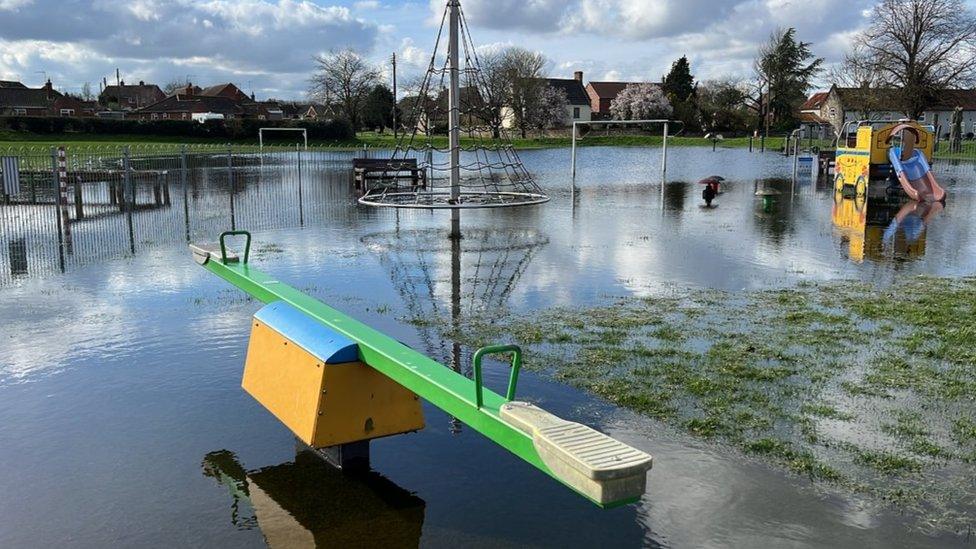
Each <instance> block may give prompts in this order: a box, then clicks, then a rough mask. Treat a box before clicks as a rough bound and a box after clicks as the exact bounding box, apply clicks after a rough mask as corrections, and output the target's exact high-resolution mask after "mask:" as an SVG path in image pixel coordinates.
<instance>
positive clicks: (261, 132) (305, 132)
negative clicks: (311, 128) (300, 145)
mask: <svg viewBox="0 0 976 549" xmlns="http://www.w3.org/2000/svg"><path fill="white" fill-rule="evenodd" d="M264 132H302V139H304V141H305V150H308V130H307V129H305V128H258V147H260V149H261V150H264Z"/></svg>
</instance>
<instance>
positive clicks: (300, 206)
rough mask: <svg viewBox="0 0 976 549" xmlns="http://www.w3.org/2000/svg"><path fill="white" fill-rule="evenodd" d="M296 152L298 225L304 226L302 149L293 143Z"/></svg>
mask: <svg viewBox="0 0 976 549" xmlns="http://www.w3.org/2000/svg"><path fill="white" fill-rule="evenodd" d="M295 150H296V151H297V152H298V226H299V227H304V226H305V211H304V210H305V205H304V204H303V203H302V149H301V147H299V146H298V145H295Z"/></svg>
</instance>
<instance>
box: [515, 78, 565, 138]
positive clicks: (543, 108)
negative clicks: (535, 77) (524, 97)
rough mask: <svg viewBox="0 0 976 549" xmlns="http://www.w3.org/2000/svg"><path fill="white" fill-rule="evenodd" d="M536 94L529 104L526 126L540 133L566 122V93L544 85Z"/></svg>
mask: <svg viewBox="0 0 976 549" xmlns="http://www.w3.org/2000/svg"><path fill="white" fill-rule="evenodd" d="M538 93H539V95H538V96H537V97H535V98H533V100H532V101H530V103H529V111H528V113H527V116H526V119H527V122H528V124H529V125H530V126H532V127H533V128H535V129H536V130H539V131H540V132H542V131H543V130H547V129H549V128H553V127H556V126H559V125H561V124H562V123H563V122H564V121H565V120H566V110H567V109H568V108H569V100H568V99H567V98H566V92H564V91H563V90H560V89H557V88H554V87H552V86H549V85H546V86H543V87H541V88H540V89H539V92H538Z"/></svg>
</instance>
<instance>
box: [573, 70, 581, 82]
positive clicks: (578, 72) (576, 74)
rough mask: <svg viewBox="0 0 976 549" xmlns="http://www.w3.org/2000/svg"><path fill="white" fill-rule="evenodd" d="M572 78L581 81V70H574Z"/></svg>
mask: <svg viewBox="0 0 976 549" xmlns="http://www.w3.org/2000/svg"><path fill="white" fill-rule="evenodd" d="M573 78H575V79H576V81H577V82H579V83H583V71H576V72H574V73H573Z"/></svg>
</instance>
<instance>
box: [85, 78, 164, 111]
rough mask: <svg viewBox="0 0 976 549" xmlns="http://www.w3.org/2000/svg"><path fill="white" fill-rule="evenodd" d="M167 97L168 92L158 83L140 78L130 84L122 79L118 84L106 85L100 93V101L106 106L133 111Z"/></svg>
mask: <svg viewBox="0 0 976 549" xmlns="http://www.w3.org/2000/svg"><path fill="white" fill-rule="evenodd" d="M165 98H166V94H165V93H163V90H161V89H159V86H157V85H156V84H146V83H145V82H143V81H141V80H140V81H139V83H138V84H133V85H128V84H126V83H125V81H122V82H121V83H119V85H117V86H105V89H104V90H102V93H100V94H99V95H98V103H99V104H100V105H102V106H105V107H110V106H111V107H117V108H119V109H122V110H123V111H133V110H136V109H141V108H142V107H148V106H149V105H152V104H153V103H157V102H159V101H162V100H163V99H165Z"/></svg>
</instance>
